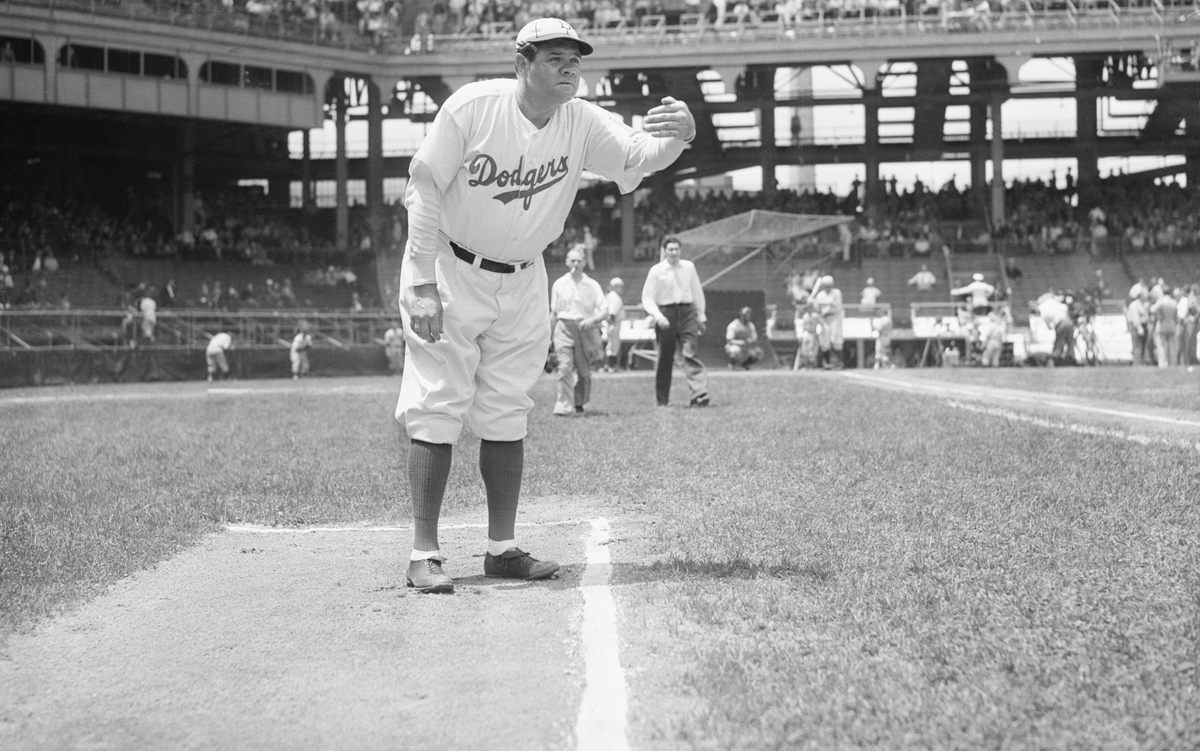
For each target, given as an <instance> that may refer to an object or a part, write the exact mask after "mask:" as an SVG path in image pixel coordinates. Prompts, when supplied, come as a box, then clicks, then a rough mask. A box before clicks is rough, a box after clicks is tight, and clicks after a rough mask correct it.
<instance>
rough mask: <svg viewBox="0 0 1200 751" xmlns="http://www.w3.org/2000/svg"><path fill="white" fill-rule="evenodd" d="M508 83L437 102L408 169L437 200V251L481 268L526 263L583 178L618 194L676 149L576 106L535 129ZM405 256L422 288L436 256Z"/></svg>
mask: <svg viewBox="0 0 1200 751" xmlns="http://www.w3.org/2000/svg"><path fill="white" fill-rule="evenodd" d="M516 91H517V82H516V80H515V79H492V80H487V81H477V82H475V83H469V84H466V85H465V86H463V87H462V88H460V89H459V90H458V91H456V92H455V93H454V94H452V95H451V96H450V98H449V99H447V100H446V102H445V104H443V105H442V107H441V109H440V110H439V111H438V114H437V117H436V118H434V122H433V126H432V127H431V128H430V131H429V134H428V135H427V136H426V137H425V140H424V141H423V142H422V144H421V146H420V148H418V149H417V153H416V154H415V155H414V156H413V159H414V160H417V161H420V162H422V163H423V164H425V166H427V167H428V168H429V170H430V172H431V173H432V175H433V179H434V181H435V183H436V184H437V188H438V189H439V191H440V192H441V193H442V198H441V216H440V221H439V230H440V234H441V237H440V241H442V243H443V248H444V249H448V247H449V241H454V242H456V243H458V244H459V245H462V246H463V247H465V248H467V249H468V250H471V251H473V252H475V253H478V254H480V255H482V256H484V257H486V258H491V259H493V260H498V261H505V262H509V263H520V262H523V261H529V260H532V259H534V258H536V257H537V256H539V255H540V254H541V252H542V251H543V250H544V249H545V248H546V246H548V245H549V244H550V243H551V242H553V241H554V240H555V239H556V238H558V236H559V235H561V234H562V231H563V225H564V224H565V222H566V219H567V215H568V214H569V213H570V211H571V207H572V206H573V205H574V202H575V194H576V192H577V191H578V189H579V182H580V178H581V177H582V174H583V171H584V170H588V171H590V172H594V173H596V174H598V175H601V176H603V177H605V178H607V179H609V180H612V181H613V182H615V183H616V184H617V186H618V188H619V189H620V190H621V192H623V193H628V192H630V191H632V190H633V189H634V188H636V187H637V185H638V183H639V182H641V179H642V177H643V175H646V174H649V173H651V172H654V171H656V170H659V169H662V168H664V167H666V166H668V165H670V164H671V163H672V162H673V161H675V159H676V158H678V157H679V155H680V153H682V151H683V148H684V144H683V143H682V142H680V141H678V140H676V139H669V138H667V139H664V138H655V137H653V136H651V135H650V134H648V133H645V132H643V131H637V130H634V129H633V128H631V127H629V126H628V125H625V124H624V123H622V122H621V121H620V120H618V119H617V118H615V117H613V116H612V115H610V114H609V113H608V112H606V111H605V110H604V109H602V108H601V107H599V106H597V105H595V104H592V103H591V102H586V101H584V100H582V99H572V100H571V101H569V102H566V103H564V104H563V105H561V106H560V107H559V108H558V109H557V110H556V111H555V113H554V114H553V116H551V118H550V121H549V122H548V123H547V124H546V125H545V126H544V127H542V128H540V129H539V128H537V127H535V126H534V125H533V123H531V122H530V121H529V120H528V119H527V118H526V117H525V115H523V114H522V113H521V110H520V107H519V106H518V104H517V97H516ZM408 251H409V253H410V255H411V257H412V261H413V263H414V264H416V266H417V276H418V277H419V278H424V279H432V278H433V276H434V274H433V264H434V260H435V259H436V257H437V253H438V251H439V249H438V248H430V247H417V245H416V244H415V243H413V242H412V238H411V237H410V242H409V248H408Z"/></svg>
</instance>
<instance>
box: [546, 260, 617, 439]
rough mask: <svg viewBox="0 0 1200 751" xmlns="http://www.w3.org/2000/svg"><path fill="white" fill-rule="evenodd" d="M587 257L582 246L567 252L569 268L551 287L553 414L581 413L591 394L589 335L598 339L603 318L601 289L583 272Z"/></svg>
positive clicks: (604, 310) (602, 291)
mask: <svg viewBox="0 0 1200 751" xmlns="http://www.w3.org/2000/svg"><path fill="white" fill-rule="evenodd" d="M586 263H587V260H586V258H585V256H584V251H583V248H572V249H571V250H570V251H569V252H568V253H567V268H568V269H569V271H567V273H565V274H563V275H562V276H560V277H559V278H558V279H556V280H555V281H554V287H553V288H551V290H550V328H551V330H552V331H553V332H554V356H555V359H556V360H557V363H558V399H557V400H556V401H555V403H554V414H556V415H559V416H561V417H566V416H569V415H576V414H582V413H583V408H584V407H585V406H587V403H588V402H589V401H591V398H592V358H591V354H592V353H591V352H590V351H589V347H588V341H587V340H588V339H589V338H591V339H593V340H594V341H595V342H597V343H598V342H599V340H600V332H599V328H598V327H599V325H600V321H603V320H604V316H605V312H606V309H605V306H604V290H602V289H600V284H599V282H597V281H596V280H595V279H593V278H591V277H590V276H588V275H587V274H585V273H583V267H584V264H586Z"/></svg>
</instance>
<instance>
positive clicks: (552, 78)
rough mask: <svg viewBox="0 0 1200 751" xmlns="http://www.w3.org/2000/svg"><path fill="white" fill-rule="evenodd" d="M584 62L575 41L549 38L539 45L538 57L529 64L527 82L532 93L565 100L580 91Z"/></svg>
mask: <svg viewBox="0 0 1200 751" xmlns="http://www.w3.org/2000/svg"><path fill="white" fill-rule="evenodd" d="M582 66H583V57H582V56H581V55H580V54H579V46H578V45H576V44H575V43H574V42H570V41H554V42H547V43H544V44H541V45H539V46H538V51H537V57H535V58H534V59H533V62H531V63H529V64H528V66H526V79H525V85H526V86H527V87H528V88H529V91H530V93H532V94H534V95H537V96H542V97H545V98H547V99H550V100H553V101H556V102H558V103H559V104H563V103H566V102H569V101H571V100H572V99H574V98H575V95H576V94H577V93H578V92H579V73H580V70H581V69H582Z"/></svg>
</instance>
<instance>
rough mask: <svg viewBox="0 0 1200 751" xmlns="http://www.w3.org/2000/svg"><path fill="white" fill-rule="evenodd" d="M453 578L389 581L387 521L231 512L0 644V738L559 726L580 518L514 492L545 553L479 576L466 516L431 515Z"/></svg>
mask: <svg viewBox="0 0 1200 751" xmlns="http://www.w3.org/2000/svg"><path fill="white" fill-rule="evenodd" d="M443 530H444V532H443V548H444V549H445V550H447V551H448V552H449V553H450V555H451V556H452V557H451V560H450V561H449V562H448V563H447V569H448V570H449V571H450V572H451V573H452V574H453V575H455V577H456V581H457V587H458V591H457V593H456V595H455V596H436V595H419V594H416V593H414V592H413V591H412V590H409V589H407V588H406V587H405V586H404V578H403V568H402V566H403V560H402V559H403V557H404V555H403V554H404V553H405V552H406V551H407V549H408V546H409V544H410V537H409V535H410V533H409V532H408V531H407V530H403V529H386V528H385V529H375V530H362V529H358V530H351V529H343V530H338V529H324V530H318V531H300V530H288V531H271V530H266V531H259V530H246V529H236V528H235V529H233V530H231V531H228V532H225V533H222V534H217V535H213V536H210V537H208V538H206V539H205V540H204V541H203V542H202V543H201V544H200V545H198V546H196V547H194V548H192V549H189V550H187V551H186V552H184V553H182V554H180V555H178V556H176V557H175V558H173V559H171V560H169V561H166V562H164V563H162V564H161V565H159V566H156V567H155V568H153V569H152V570H149V571H145V572H142V573H140V574H138V575H136V576H133V577H130V578H129V579H126V580H124V581H122V582H120V583H119V584H118V585H117V586H115V587H113V589H112V590H111V591H110V592H109V593H108V594H106V595H105V596H103V597H101V598H99V599H97V600H95V601H93V602H91V603H89V604H88V605H86V606H85V607H83V608H82V609H80V610H79V611H77V612H75V613H73V614H71V615H69V616H66V617H63V618H60V619H57V620H55V621H53V622H52V623H49V624H47V625H46V627H45V628H43V629H42V630H40V631H39V632H37V633H36V634H34V635H28V636H14V637H13V638H12V639H11V640H10V642H9V644H8V649H7V654H6V655H4V658H3V660H0V746H2V747H4V748H9V749H61V748H120V749H161V748H260V749H271V748H359V749H370V748H381V749H383V748H387V749H395V748H421V747H425V748H483V747H486V746H488V745H490V744H492V743H493V742H494V741H495V739H497V738H503V739H505V746H506V747H510V748H522V749H541V748H546V749H558V748H564V747H569V746H572V745H574V740H573V737H574V732H575V726H574V722H575V716H576V713H577V712H578V709H579V706H580V699H581V695H582V693H583V690H584V655H582V654H580V649H579V644H580V628H581V609H582V602H583V597H582V594H581V590H580V581H581V577H582V576H583V575H584V570H585V558H584V553H585V546H586V542H587V537H588V535H589V533H590V532H591V527H590V526H589V524H588V522H587V521H586V520H581V521H573V520H570V519H564V518H562V516H561V514H559V513H557V512H554V511H553V510H551V509H550V508H549V507H548V506H546V505H544V504H538V503H536V502H531V503H528V504H526V505H525V507H524V508H523V524H522V528H521V529H520V532H519V534H520V536H521V539H522V544H527V545H528V547H529V548H530V550H532V551H536V553H537V554H538V555H539V556H541V557H546V558H555V559H556V560H558V561H560V562H561V563H562V564H563V570H562V573H561V576H560V577H559V578H557V579H554V580H551V581H549V582H542V583H530V584H526V583H523V582H511V581H502V580H495V579H488V578H485V577H483V576H482V554H481V553H480V554H468V553H466V552H465V551H468V550H474V549H476V548H479V547H480V541H481V539H482V538H483V536H484V534H485V528H484V527H482V526H480V520H479V519H474V518H471V519H466V518H460V519H446V520H445V526H444V527H443Z"/></svg>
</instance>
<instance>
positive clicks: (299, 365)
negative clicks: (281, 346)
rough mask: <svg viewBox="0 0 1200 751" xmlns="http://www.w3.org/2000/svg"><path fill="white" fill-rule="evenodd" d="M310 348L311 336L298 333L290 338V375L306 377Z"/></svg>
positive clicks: (303, 332) (305, 332)
mask: <svg viewBox="0 0 1200 751" xmlns="http://www.w3.org/2000/svg"><path fill="white" fill-rule="evenodd" d="M310 347H312V334H310V333H308V332H307V331H300V332H298V333H297V334H296V336H294V337H292V346H291V348H290V350H289V352H288V354H289V357H290V359H291V363H292V375H295V376H303V375H308V368H309V364H308V350H309V348H310Z"/></svg>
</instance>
